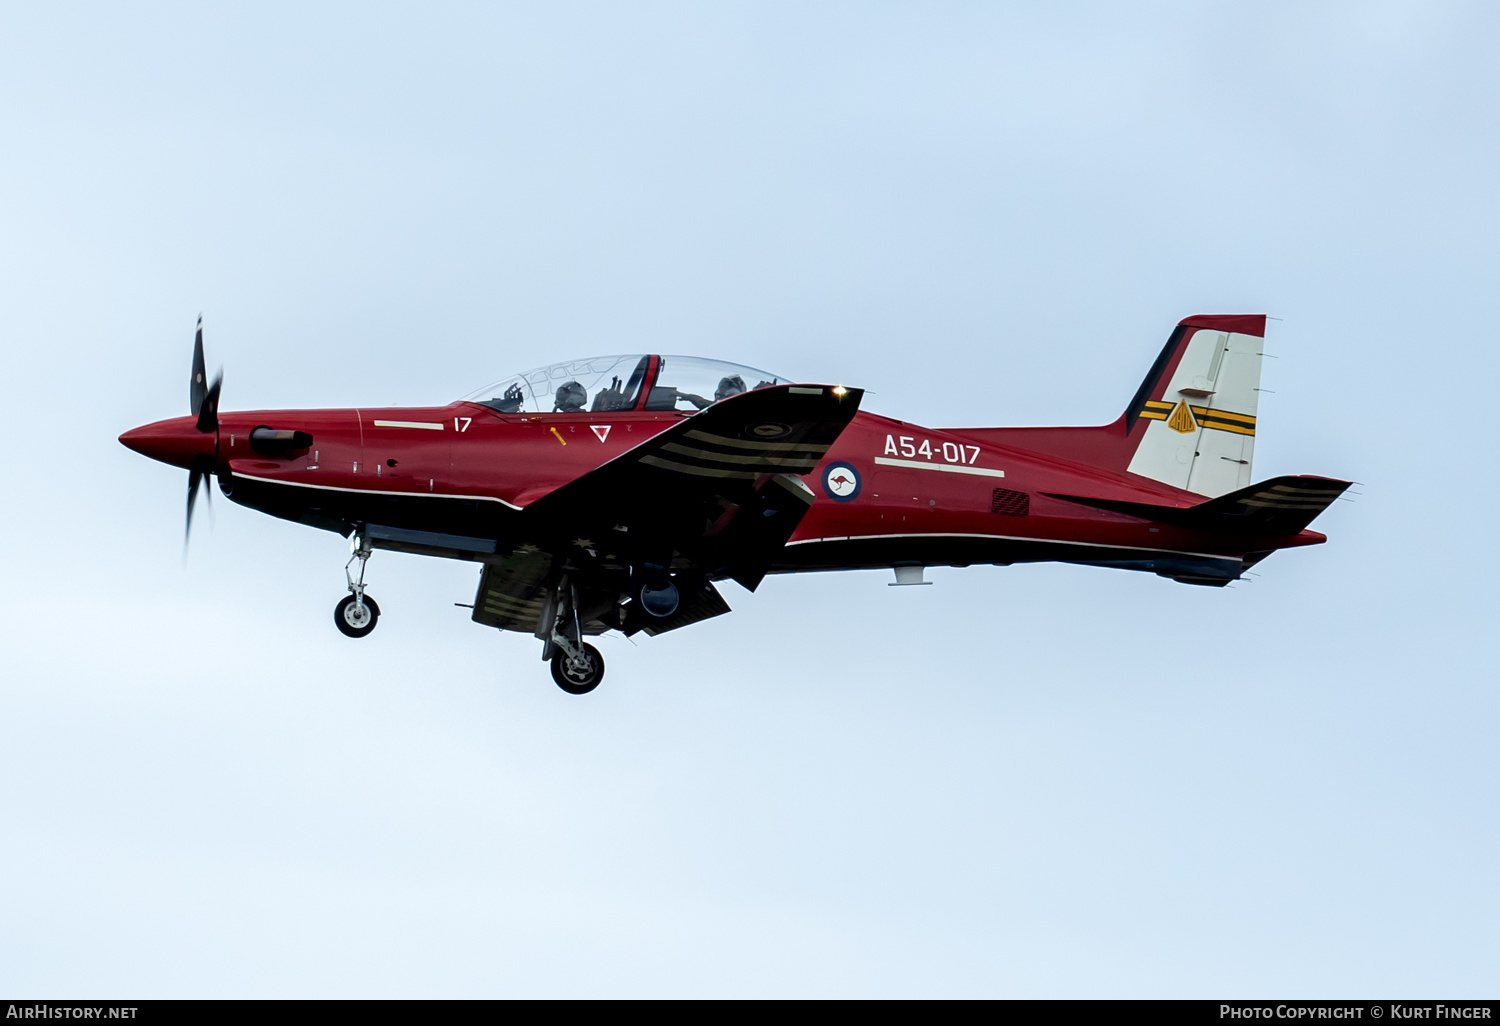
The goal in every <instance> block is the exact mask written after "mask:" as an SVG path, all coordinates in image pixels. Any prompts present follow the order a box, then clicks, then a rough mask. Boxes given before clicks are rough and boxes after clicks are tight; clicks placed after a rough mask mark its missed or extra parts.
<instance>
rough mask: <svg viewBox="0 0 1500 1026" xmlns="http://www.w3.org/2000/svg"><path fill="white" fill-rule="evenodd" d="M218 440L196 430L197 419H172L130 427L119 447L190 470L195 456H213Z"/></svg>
mask: <svg viewBox="0 0 1500 1026" xmlns="http://www.w3.org/2000/svg"><path fill="white" fill-rule="evenodd" d="M217 441H218V439H217V437H216V435H215V433H214V432H212V431H199V430H198V418H197V417H173V418H172V419H171V420H159V421H157V422H156V423H154V424H146V425H144V426H142V427H138V428H133V429H132V430H130V431H127V432H125V433H124V434H123V435H121V436H120V444H121V445H123V446H125V448H127V449H134V450H135V451H136V452H138V453H140V454H141V455H142V456H150V457H151V458H152V459H153V460H160V461H161V462H163V463H170V464H171V465H172V466H174V467H182V468H183V469H185V470H186V469H191V468H192V465H193V458H194V457H195V456H213V455H214V453H215V450H216V449H217V444H216V443H217Z"/></svg>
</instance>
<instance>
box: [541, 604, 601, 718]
mask: <svg viewBox="0 0 1500 1026" xmlns="http://www.w3.org/2000/svg"><path fill="white" fill-rule="evenodd" d="M538 627H539V628H540V629H539V630H538V631H537V636H538V637H540V638H541V639H542V658H543V659H547V660H550V661H551V663H552V679H553V680H554V681H556V682H557V686H558V687H560V688H562V689H563V690H564V691H566V692H567V693H568V694H570V695H586V694H588V693H589V692H590V691H593V690H594V689H595V688H597V687H598V686H599V682H600V681H601V680H603V679H604V657H603V656H602V655H600V654H599V650H598V649H597V648H595V647H594V646H593V645H590V644H588V643H587V642H586V641H584V640H583V617H582V616H580V615H579V612H578V589H577V588H576V587H574V586H573V585H572V584H571V583H570V582H569V581H568V579H567V578H566V577H564V578H563V579H562V582H561V583H560V584H559V585H558V586H557V591H556V592H555V593H553V595H552V596H551V597H550V598H549V600H548V602H547V605H546V607H545V608H544V609H543V610H542V620H541V623H540V624H538Z"/></svg>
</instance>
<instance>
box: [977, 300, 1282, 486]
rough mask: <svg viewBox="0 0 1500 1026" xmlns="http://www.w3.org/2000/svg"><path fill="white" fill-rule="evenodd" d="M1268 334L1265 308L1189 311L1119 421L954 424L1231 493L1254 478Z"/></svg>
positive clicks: (983, 435) (994, 439)
mask: <svg viewBox="0 0 1500 1026" xmlns="http://www.w3.org/2000/svg"><path fill="white" fill-rule="evenodd" d="M1265 334H1266V318H1265V315H1264V314H1217V315H1198V316H1195V317H1187V318H1184V319H1183V320H1182V321H1181V322H1180V323H1179V324H1178V325H1177V327H1176V329H1174V330H1173V332H1172V335H1171V337H1170V338H1168V339H1167V344H1166V346H1165V348H1163V349H1162V351H1161V355H1160V356H1158V357H1157V358H1156V362H1155V363H1153V364H1152V365H1151V370H1150V372H1149V373H1148V374H1147V375H1146V380H1145V381H1142V382H1141V387H1140V388H1139V389H1137V390H1136V393H1135V397H1134V398H1133V399H1131V400H1130V405H1129V406H1128V407H1126V409H1125V412H1124V413H1123V414H1121V416H1120V418H1119V419H1118V420H1116V421H1115V422H1114V423H1113V424H1106V425H1104V426H1102V427H1016V428H952V429H949V430H952V431H953V432H955V433H957V434H963V435H968V436H970V437H972V438H975V439H984V440H986V441H989V442H991V443H993V444H998V445H1011V446H1015V447H1017V448H1020V449H1029V450H1031V451H1032V452H1040V453H1047V454H1048V455H1053V456H1058V457H1061V458H1063V459H1067V460H1072V461H1075V462H1079V463H1087V464H1090V465H1092V466H1096V467H1103V468H1104V469H1106V470H1114V471H1120V472H1124V471H1129V472H1130V473H1132V474H1139V475H1141V476H1142V477H1149V478H1151V479H1152V480H1154V481H1162V482H1165V483H1166V484H1169V485H1173V486H1175V487H1177V488H1182V489H1185V490H1187V491H1190V492H1197V493H1198V494H1199V495H1206V496H1209V497H1210V498H1213V497H1216V496H1220V495H1225V494H1228V493H1229V492H1232V491H1235V490H1236V489H1239V488H1244V487H1246V486H1248V485H1249V484H1250V471H1251V461H1252V459H1253V458H1254V454H1255V409H1256V405H1257V400H1258V399H1259V397H1260V358H1261V348H1262V346H1263V344H1264V339H1265Z"/></svg>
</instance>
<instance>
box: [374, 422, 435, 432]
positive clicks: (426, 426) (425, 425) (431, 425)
mask: <svg viewBox="0 0 1500 1026" xmlns="http://www.w3.org/2000/svg"><path fill="white" fill-rule="evenodd" d="M374 423H375V426H376V427H399V428H419V429H421V430H423V431H441V430H443V423H442V421H437V422H433V421H430V420H377V421H375V422H374Z"/></svg>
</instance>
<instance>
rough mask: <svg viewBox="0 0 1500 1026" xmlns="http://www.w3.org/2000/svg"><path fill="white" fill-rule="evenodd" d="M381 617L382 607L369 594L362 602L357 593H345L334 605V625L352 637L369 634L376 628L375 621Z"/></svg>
mask: <svg viewBox="0 0 1500 1026" xmlns="http://www.w3.org/2000/svg"><path fill="white" fill-rule="evenodd" d="M379 619H380V607H379V606H377V605H376V604H375V600H374V599H372V598H371V597H370V596H368V595H366V596H365V600H364V602H360V601H359V597H358V596H356V595H345V596H344V597H343V599H342V600H341V601H340V602H339V604H338V605H336V606H334V607H333V622H334V625H335V626H337V627H338V629H339V630H340V631H342V632H343V633H345V634H347V635H348V636H349V637H351V638H362V637H364V636H365V635H366V634H369V633H370V632H371V631H373V630H374V629H375V622H376V621H377V620H379Z"/></svg>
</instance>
